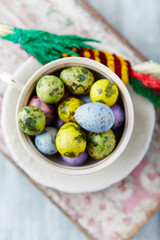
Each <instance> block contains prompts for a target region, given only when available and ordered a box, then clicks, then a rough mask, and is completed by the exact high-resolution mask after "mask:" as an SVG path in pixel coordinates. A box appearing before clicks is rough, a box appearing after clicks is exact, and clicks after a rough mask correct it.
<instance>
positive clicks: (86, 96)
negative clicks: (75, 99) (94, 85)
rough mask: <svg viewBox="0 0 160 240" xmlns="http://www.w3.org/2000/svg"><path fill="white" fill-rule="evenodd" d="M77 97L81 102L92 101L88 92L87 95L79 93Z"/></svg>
mask: <svg viewBox="0 0 160 240" xmlns="http://www.w3.org/2000/svg"><path fill="white" fill-rule="evenodd" d="M79 99H80V100H82V102H84V103H90V102H92V100H91V98H90V96H89V95H88V94H87V95H80V96H79Z"/></svg>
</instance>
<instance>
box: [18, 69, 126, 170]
mask: <svg viewBox="0 0 160 240" xmlns="http://www.w3.org/2000/svg"><path fill="white" fill-rule="evenodd" d="M58 76H59V77H58ZM58 76H55V75H45V76H43V77H42V78H41V79H39V81H38V82H37V84H36V95H35V96H32V97H31V99H30V100H29V102H28V105H27V106H25V107H23V108H22V109H21V110H20V111H19V113H18V126H19V128H20V129H21V130H22V131H23V132H24V133H25V134H28V135H30V136H34V140H33V141H34V144H35V146H36V148H37V149H38V150H39V151H40V152H41V153H42V154H45V155H53V154H56V153H57V152H59V154H60V155H61V158H62V160H64V161H65V162H66V163H67V164H69V165H72V166H78V165H82V164H83V163H84V162H86V161H87V159H88V155H89V156H90V157H91V158H92V159H95V160H100V159H103V158H105V157H107V156H109V155H110V154H111V152H112V151H113V150H114V148H115V147H116V144H117V143H118V141H119V139H120V137H121V135H122V133H123V127H124V121H125V114H124V108H123V104H122V101H121V97H120V94H119V90H118V87H117V86H116V84H115V83H114V82H112V81H110V80H108V79H95V76H94V74H93V73H92V72H91V71H90V70H89V69H87V68H84V67H80V66H74V67H69V68H66V69H63V70H62V71H61V72H60V75H58Z"/></svg>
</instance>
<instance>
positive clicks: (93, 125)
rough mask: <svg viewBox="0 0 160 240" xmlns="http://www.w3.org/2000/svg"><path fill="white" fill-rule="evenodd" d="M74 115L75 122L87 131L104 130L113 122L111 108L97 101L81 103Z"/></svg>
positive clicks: (98, 131)
mask: <svg viewBox="0 0 160 240" xmlns="http://www.w3.org/2000/svg"><path fill="white" fill-rule="evenodd" d="M74 117H75V120H76V122H77V123H78V124H79V125H80V126H81V127H82V128H84V129H85V130H87V131H89V132H95V133H101V132H106V131H107V130H109V129H110V128H111V127H112V126H113V124H114V114H113V111H112V110H111V108H110V107H108V106H107V105H106V104H103V103H99V102H92V103H86V104H84V105H81V106H80V107H79V108H78V109H77V110H76V112H75V115H74Z"/></svg>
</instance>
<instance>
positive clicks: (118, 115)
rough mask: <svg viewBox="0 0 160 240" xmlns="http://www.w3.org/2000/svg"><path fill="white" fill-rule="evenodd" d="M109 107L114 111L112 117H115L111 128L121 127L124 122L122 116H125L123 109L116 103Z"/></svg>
mask: <svg viewBox="0 0 160 240" xmlns="http://www.w3.org/2000/svg"><path fill="white" fill-rule="evenodd" d="M111 109H112V111H113V113H114V118H115V121H114V125H113V127H112V129H117V128H119V127H121V126H122V125H123V123H124V118H125V115H124V109H123V108H122V107H121V106H120V105H119V104H117V103H116V104H114V105H113V106H112V107H111Z"/></svg>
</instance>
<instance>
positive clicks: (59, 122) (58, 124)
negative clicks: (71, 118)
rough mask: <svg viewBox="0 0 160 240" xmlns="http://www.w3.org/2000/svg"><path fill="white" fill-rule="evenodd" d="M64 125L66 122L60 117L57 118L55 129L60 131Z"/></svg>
mask: <svg viewBox="0 0 160 240" xmlns="http://www.w3.org/2000/svg"><path fill="white" fill-rule="evenodd" d="M63 124H64V122H63V121H62V120H61V119H60V118H59V117H57V118H56V121H55V127H56V128H57V129H60V128H61V127H62V126H63Z"/></svg>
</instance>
